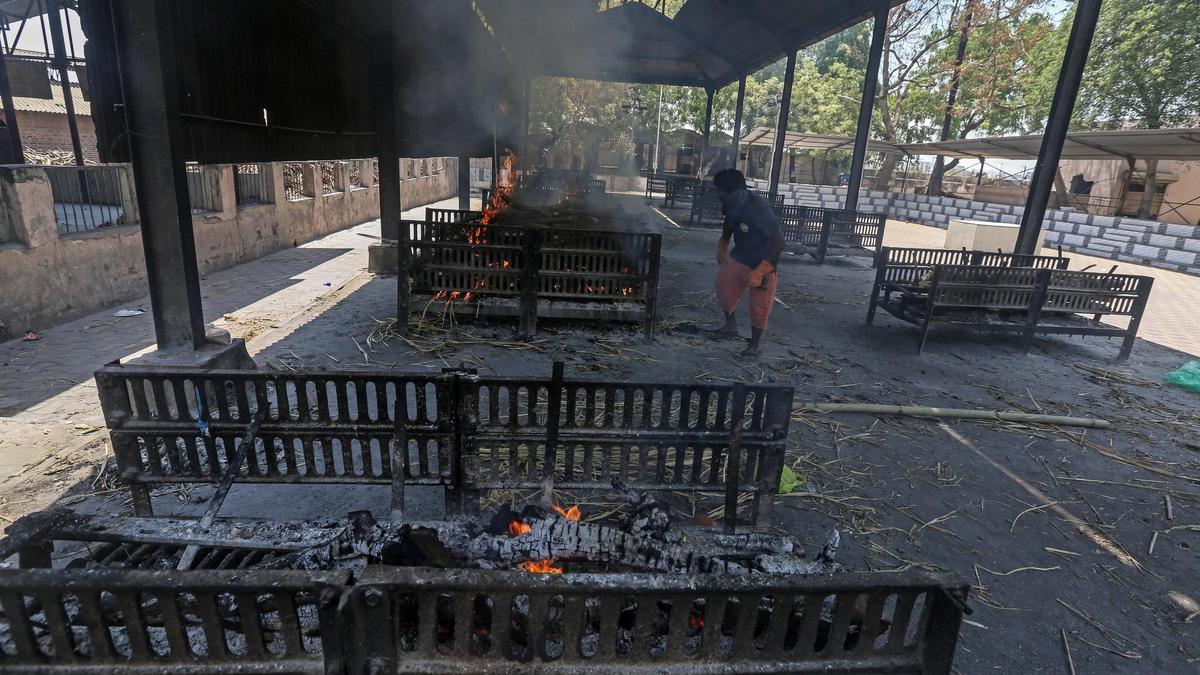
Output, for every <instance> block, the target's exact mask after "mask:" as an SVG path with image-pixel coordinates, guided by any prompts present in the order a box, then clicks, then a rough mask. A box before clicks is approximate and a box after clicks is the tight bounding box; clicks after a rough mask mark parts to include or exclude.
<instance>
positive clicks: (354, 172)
mask: <svg viewBox="0 0 1200 675" xmlns="http://www.w3.org/2000/svg"><path fill="white" fill-rule="evenodd" d="M346 179H347V180H348V181H350V189H351V190H361V189H363V188H364V187H366V186H365V185H363V180H362V179H363V176H362V162H350V169H349V170H348V171H347V172H346Z"/></svg>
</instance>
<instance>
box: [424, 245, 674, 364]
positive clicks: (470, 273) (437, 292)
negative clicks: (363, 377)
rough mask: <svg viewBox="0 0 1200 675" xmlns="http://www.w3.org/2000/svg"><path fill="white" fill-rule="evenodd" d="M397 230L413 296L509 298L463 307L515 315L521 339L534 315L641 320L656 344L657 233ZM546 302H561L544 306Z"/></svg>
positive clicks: (532, 329) (532, 326)
mask: <svg viewBox="0 0 1200 675" xmlns="http://www.w3.org/2000/svg"><path fill="white" fill-rule="evenodd" d="M401 227H407V228H410V235H409V239H408V241H407V242H406V250H405V251H403V252H402V254H403V259H405V260H407V261H409V264H408V267H407V269H408V270H409V274H410V283H411V293H412V294H414V295H433V296H434V297H435V298H437V297H447V298H449V299H451V300H457V299H462V300H464V301H465V300H468V299H478V298H484V297H507V298H509V302H508V303H507V305H504V306H501V305H489V306H484V305H479V304H475V305H470V306H466V310H470V312H471V313H472V314H476V313H480V312H496V313H500V315H507V316H512V315H513V314H516V315H517V316H518V317H520V321H521V330H522V332H524V333H526V334H532V333H534V332H536V329H537V325H536V324H537V319H538V317H539V316H553V317H556V318H572V319H589V318H592V319H606V320H615V321H641V322H643V325H644V331H643V333H644V338H645V339H646V341H650V340H651V339H653V324H654V315H655V314H654V312H655V304H656V300H657V292H658V272H659V266H660V263H661V244H662V238H661V235H658V234H643V233H631V232H608V231H582V230H551V229H545V230H543V229H541V228H532V227H518V226H499V225H478V224H458V223H424V222H420V221H403V222H402V223H401ZM418 229H419V230H420V232H421V235H420V236H419V237H415V236H414V234H412V233H415V232H416V231H417V230H418ZM514 299H515V300H516V302H517V304H516V305H515V306H514V305H513V302H512V301H513V300H514ZM550 300H554V301H559V302H558V304H557V305H555V306H545V307H543V306H542V305H543V304H547V303H546V301H550ZM402 301H403V300H402ZM562 301H566V302H562ZM568 303H574V304H568ZM459 306H460V308H462V307H464V305H463V303H459ZM401 314H402V315H405V316H406V315H407V312H404V311H403V310H402V312H401Z"/></svg>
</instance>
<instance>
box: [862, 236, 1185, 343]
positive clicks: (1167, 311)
mask: <svg viewBox="0 0 1200 675" xmlns="http://www.w3.org/2000/svg"><path fill="white" fill-rule="evenodd" d="M945 239H946V231H945V230H943V229H940V228H937V227H929V226H928V225H917V224H915V223H909V222H905V221H902V220H889V221H888V223H887V229H886V230H885V234H884V237H883V243H884V244H886V245H888V246H925V247H934V248H941V246H942V243H943V242H944V241H945ZM1043 252H1044V253H1047V254H1049V255H1054V254H1055V253H1057V251H1056V250H1054V249H1049V248H1047V249H1044V250H1043ZM1064 255H1067V256H1069V257H1070V258H1071V269H1074V270H1078V269H1083V268H1084V267H1087V266H1088V265H1094V266H1095V267H1094V268H1093V269H1095V270H1105V271H1107V270H1108V269H1110V268H1111V267H1112V266H1113V265H1114V264H1116V265H1119V267H1118V268H1117V271H1118V272H1121V273H1124V274H1141V275H1144V276H1148V277H1154V289H1153V291H1152V292H1151V293H1150V303H1149V304H1148V305H1147V306H1146V314H1145V315H1144V316H1143V317H1142V326H1141V328H1140V329H1139V330H1138V337H1140V338H1143V339H1145V340H1149V341H1150V342H1153V343H1155V344H1159V345H1162V346H1164V347H1169V348H1171V349H1177V350H1179V351H1181V352H1185V353H1187V354H1191V355H1193V356H1200V311H1198V310H1200V277H1196V276H1192V275H1190V274H1182V273H1180V272H1170V271H1168V270H1160V269H1157V268H1155V267H1145V266H1143V265H1134V264H1132V263H1126V262H1115V261H1113V260H1108V259H1106V258H1096V257H1094V256H1090V255H1082V254H1079V253H1069V252H1067V253H1064Z"/></svg>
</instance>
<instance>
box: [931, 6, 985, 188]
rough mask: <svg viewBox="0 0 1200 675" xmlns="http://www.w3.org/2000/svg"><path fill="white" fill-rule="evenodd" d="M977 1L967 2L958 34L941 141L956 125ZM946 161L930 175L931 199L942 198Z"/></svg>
mask: <svg viewBox="0 0 1200 675" xmlns="http://www.w3.org/2000/svg"><path fill="white" fill-rule="evenodd" d="M975 2H976V0H967V7H966V9H965V10H964V12H963V18H962V28H960V29H959V33H958V52H957V53H956V54H955V56H954V73H953V74H952V75H951V76H950V94H949V95H948V96H947V97H946V111H945V114H944V115H943V116H942V132H941V133H940V134H938V140H939V141H948V140H950V127H951V126H952V125H953V123H954V102H955V101H957V100H958V90H959V88H960V87H961V85H962V66H963V61H964V60H965V59H966V57H967V42H968V40H970V38H971V18H972V16H973V15H974V11H975ZM946 169H947V167H946V160H945V158H944V157H942V156H941V155H938V156H937V159H935V160H934V161H933V171H932V172H930V174H929V187H927V188H926V189H925V194H927V195H929V196H931V197H941V196H942V192H943V188H942V182H943V180H944V178H945V176H946Z"/></svg>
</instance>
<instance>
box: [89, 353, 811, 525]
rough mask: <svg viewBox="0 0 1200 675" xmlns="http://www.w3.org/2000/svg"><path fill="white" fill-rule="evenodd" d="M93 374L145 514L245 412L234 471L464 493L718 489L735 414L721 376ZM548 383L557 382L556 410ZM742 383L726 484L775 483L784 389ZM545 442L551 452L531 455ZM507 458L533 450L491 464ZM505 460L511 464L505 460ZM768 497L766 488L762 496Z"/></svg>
mask: <svg viewBox="0 0 1200 675" xmlns="http://www.w3.org/2000/svg"><path fill="white" fill-rule="evenodd" d="M96 383H97V388H98V391H99V395H100V401H101V405H102V407H103V409H104V415H105V421H106V423H107V424H108V427H109V429H110V432H111V437H112V443H113V448H114V452H115V454H116V457H117V462H118V465H119V466H120V468H121V470H122V472H123V473H124V474H125V475H126V476H128V477H129V481H130V485H131V491H132V492H133V496H134V508H135V510H136V512H137V513H139V514H149V513H151V509H150V502H149V499H148V490H149V487H150V486H152V485H154V484H157V483H179V482H193V483H195V482H212V481H214V480H216V479H217V477H218V476H220V474H221V473H222V471H223V470H224V469H225V468H226V467H227V466H228V465H229V462H230V458H231V457H233V456H234V454H235V451H236V449H237V448H238V447H239V446H240V443H241V442H243V441H242V440H241V439H242V437H243V435H244V434H245V433H246V429H247V428H248V426H249V425H250V424H251V420H252V419H256V418H257V417H258V416H259V412H260V411H261V412H262V415H261V417H262V419H261V423H260V425H259V427H258V430H257V434H256V436H255V438H254V440H253V443H254V445H253V448H252V451H251V452H249V453H248V455H247V459H246V461H245V464H244V465H243V466H241V467H239V472H238V480H239V481H242V482H256V483H367V484H370V483H374V484H388V483H392V484H393V487H394V488H395V487H396V485H395V480H394V478H395V477H396V475H397V467H403V468H404V470H405V471H404V473H402V474H400V475H403V477H404V479H403V481H402V482H404V483H425V484H437V485H450V486H458V487H462V488H464V489H468V490H472V491H478V490H490V489H494V488H497V487H499V486H501V485H502V484H507V483H509V482H513V481H516V482H520V483H521V484H526V483H529V482H531V481H532V483H534V484H536V483H537V482H539V481H540V480H541V478H542V476H543V475H545V473H546V472H547V467H554V469H553V470H554V471H555V473H556V474H559V477H560V478H562V479H563V480H564V481H568V482H570V483H571V484H573V485H575V484H577V486H578V487H581V488H587V489H593V488H596V489H599V488H608V487H611V480H612V479H613V478H616V477H618V476H617V474H618V473H620V474H624V475H625V476H626V477H627V478H630V479H631V480H633V482H634V483H635V484H637V485H643V486H644V489H661V490H680V491H692V492H697V491H699V492H704V491H713V489H714V486H717V487H716V492H718V493H720V492H721V491H722V490H721V489H720V486H721V485H725V484H726V483H727V481H726V480H725V478H726V477H725V476H724V475H721V476H719V477H718V476H717V473H719V466H720V465H721V462H722V461H723V458H724V457H728V456H729V454H730V451H729V445H730V442H731V441H730V439H731V435H732V433H731V432H732V430H733V428H734V426H735V425H734V422H733V421H734V420H735V419H736V418H737V416H738V415H737V411H738V410H739V407H738V405H737V404H736V402H735V398H736V396H737V395H736V389H735V387H733V386H730V385H678V384H676V385H672V384H649V383H647V384H631V383H617V382H604V381H586V380H563V379H561V376H559V379H556V378H548V379H546V378H543V379H529V378H526V379H519V380H518V379H511V378H508V379H500V378H479V377H477V376H475V375H473V374H469V373H466V372H457V371H456V372H449V373H444V374H442V375H400V374H394V373H393V374H387V373H380V372H367V371H364V372H358V373H321V372H309V373H304V372H299V373H271V372H256V371H248V372H247V371H187V370H170V371H164V370H154V369H147V368H132V367H128V366H109V367H106V368H104V369H102V370H100V371H98V372H97V373H96ZM551 392H558V396H557V401H558V404H557V406H556V407H551V405H550V402H551V400H552V399H554V398H555V397H554V396H553V395H552V394H551ZM744 392H745V394H744V395H745V397H746V398H745V399H744V401H745V402H744V403H743V404H742V406H741V408H740V410H741V418H742V419H743V420H744V423H743V425H742V427H741V443H742V446H741V447H742V450H743V454H741V455H739V458H738V459H737V461H736V462H735V464H734V465H735V466H738V467H742V468H743V470H742V471H741V472H739V476H740V480H739V481H736V484H737V489H738V491H741V492H743V493H745V492H754V493H756V494H759V496H761V493H762V491H763V490H768V491H769V490H770V489H772V488H773V486H776V485H778V483H779V477H778V476H779V471H780V465H779V461H780V460H781V457H782V452H783V442H784V439H785V438H786V436H787V428H788V419H789V415H790V410H791V401H792V389H791V388H788V387H783V386H780V385H769V386H767V385H760V386H752V387H746V388H745V389H744ZM397 411H400V414H399V417H397ZM552 412H553V413H554V414H551V413H552ZM551 420H553V422H554V424H551V423H550V422H551ZM401 432H402V435H403V438H404V440H403V441H401V440H398V438H399V437H400V436H401ZM550 439H556V440H557V441H559V442H561V444H562V448H561V449H560V450H558V451H557V454H556V455H555V456H554V458H552V459H543V457H544V456H545V454H544V453H545V452H548V451H547V450H546V447H547V443H549V442H550ZM402 443H403V445H402ZM401 447H404V448H405V449H406V451H405V452H401V451H400V450H399V448H401ZM651 447H652V448H653V450H650V449H649V448H651ZM635 448H636V450H635ZM538 453H542V454H541V455H539V454H538ZM516 455H520V456H521V457H526V458H528V457H534V458H535V461H518V462H516V464H514V465H512V466H503V467H502V463H503V462H506V461H509V460H511V458H512V457H514V456H516ZM668 455H669V456H668ZM562 462H565V464H563V463H562ZM517 464H519V465H520V466H524V467H526V469H525V470H524V471H517V470H516V468H515V466H516V465H517ZM456 466H462V467H463V468H462V469H461V470H456V469H455V467H456ZM606 467H608V468H606ZM668 467H669V475H668V473H664V472H667V471H668ZM610 469H611V470H610ZM769 505H770V500H769V499H768V500H766V501H765V502H763V503H762V507H763V508H764V509H768V508H769ZM762 513H766V511H763V512H762ZM762 513H757V512H756V516H755V518H758V517H760V516H761V515H762Z"/></svg>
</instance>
